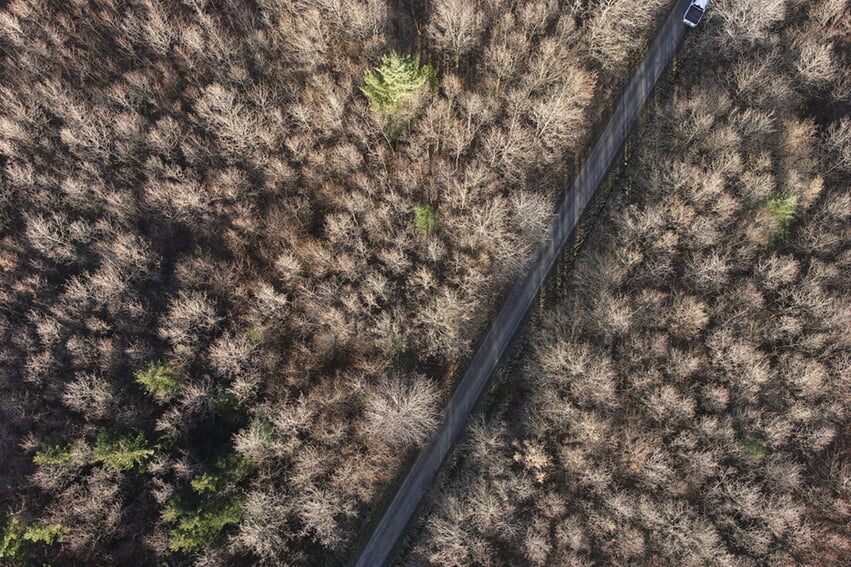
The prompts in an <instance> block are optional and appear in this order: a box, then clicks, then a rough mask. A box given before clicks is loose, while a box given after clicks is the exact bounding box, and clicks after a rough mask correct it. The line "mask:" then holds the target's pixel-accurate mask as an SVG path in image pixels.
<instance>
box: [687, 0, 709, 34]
mask: <svg viewBox="0 0 851 567" xmlns="http://www.w3.org/2000/svg"><path fill="white" fill-rule="evenodd" d="M708 4H709V0H692V2H691V4H689V7H688V9H687V10H686V13H685V15H684V16H683V23H684V24H685V25H687V26H688V27H690V28H693V27H695V26H697V24H699V23H700V19H701V18H702V17H703V12H705V11H706V6H707V5H708Z"/></svg>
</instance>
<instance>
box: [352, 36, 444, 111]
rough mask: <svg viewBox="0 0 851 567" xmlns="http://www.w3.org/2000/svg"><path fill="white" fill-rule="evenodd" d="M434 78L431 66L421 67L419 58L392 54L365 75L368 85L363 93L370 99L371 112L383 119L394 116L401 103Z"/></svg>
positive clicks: (383, 58)
mask: <svg viewBox="0 0 851 567" xmlns="http://www.w3.org/2000/svg"><path fill="white" fill-rule="evenodd" d="M433 77H434V71H433V69H432V68H431V67H430V66H429V65H424V66H422V67H420V58H419V57H418V56H416V55H399V54H398V53H397V52H396V51H391V52H390V53H388V54H387V55H384V56H383V57H382V58H381V66H380V67H378V68H377V69H376V70H374V71H366V72H365V73H364V74H363V80H364V82H365V83H366V85H365V86H364V87H361V91H362V92H363V93H364V94H365V95H366V97H367V98H368V99H369V104H370V108H372V110H374V111H375V112H377V113H379V114H381V115H383V116H393V115H394V114H396V113H397V112H398V111H399V109H400V101H402V99H404V98H405V97H407V96H409V95H411V94H413V93H414V92H415V91H416V90H417V89H419V88H420V87H422V86H423V85H424V84H426V82H428V81H429V80H430V79H432V78H433Z"/></svg>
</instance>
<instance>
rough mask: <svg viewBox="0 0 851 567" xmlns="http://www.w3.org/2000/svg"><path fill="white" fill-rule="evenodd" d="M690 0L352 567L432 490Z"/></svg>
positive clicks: (666, 54) (641, 71)
mask: <svg viewBox="0 0 851 567" xmlns="http://www.w3.org/2000/svg"><path fill="white" fill-rule="evenodd" d="M688 4H689V0H677V2H676V6H675V8H674V10H673V11H672V12H671V14H670V15H669V16H668V19H667V20H666V21H665V24H664V26H663V27H662V29H661V30H660V31H659V34H658V35H657V36H656V39H655V40H654V41H653V44H652V45H651V46H650V50H649V51H648V53H647V55H646V56H645V59H644V61H643V62H642V63H641V65H640V66H639V67H638V69H637V70H636V71H635V74H634V75H633V78H632V80H631V81H630V84H629V86H628V87H627V89H626V91H624V95H623V97H622V98H621V100H620V102H619V103H618V105H617V107H616V108H615V110H614V112H613V114H612V117H611V118H610V119H609V123H608V124H607V126H606V128H605V130H603V132H602V134H601V135H600V138H599V140H598V141H597V144H596V145H595V146H594V149H593V150H592V151H591V154H590V155H589V156H588V159H587V160H586V162H585V165H584V166H583V167H582V170H581V171H580V173H579V176H578V177H577V178H576V179H575V180H574V183H573V186H572V187H571V190H570V191H569V192H568V193H567V195H566V196H565V200H564V202H563V203H562V204H561V206H560V207H559V211H558V214H557V216H556V217H555V219H554V221H553V231H552V234H553V237H552V240H551V242H550V243H549V245H548V246H547V247H546V248H544V249H542V250H541V251H540V252H539V256H538V257H537V259H536V260H535V262H534V264H532V267H531V269H530V271H529V272H528V273H527V274H526V275H525V277H524V278H523V279H521V280H520V281H518V282H517V284H516V285H515V286H514V287H513V288H512V289H511V291H509V293H508V295H507V296H506V299H505V303H504V304H503V306H502V310H501V311H500V313H499V315H498V316H497V318H496V319H495V320H494V322H493V325H492V326H491V328H490V331H489V332H488V334H487V336H486V337H485V339H484V341H483V342H482V345H481V346H480V347H479V350H478V351H477V352H476V354H475V355H474V356H473V360H472V361H471V362H470V366H469V368H468V369H467V372H466V374H464V377H463V378H462V379H461V383H460V384H458V387H457V389H456V390H455V393H454V395H453V396H452V399H451V400H450V401H449V405H448V406H447V407H446V409H445V410H444V413H443V416H444V418H443V422H442V423H441V425H440V429H439V430H438V431H437V432H436V433H435V434H434V435H433V436H432V437H431V439H429V441H428V443H427V444H426V445H425V447H423V449H422V451H421V452H420V455H419V457H418V458H417V460H416V462H415V463H414V465H413V467H412V468H411V470H410V471H409V472H408V476H407V477H406V478H405V481H404V482H403V483H402V486H401V487H400V488H399V491H398V492H397V493H396V496H395V497H394V498H393V501H392V502H391V504H390V507H389V508H388V509H387V512H386V513H385V514H384V517H383V518H382V519H381V522H380V523H379V524H378V526H377V527H376V529H375V531H374V532H373V534H372V537H371V538H370V540H369V542H368V543H367V545H366V547H365V548H364V549H363V551H362V553H361V555H360V558H359V559H358V562H357V567H380V566H381V565H384V564H385V563H387V561H388V560H389V559H390V558H391V554H392V553H393V551H394V548H395V547H396V545H397V543H398V541H399V539H400V538H401V536H402V533H403V532H404V531H405V528H406V527H407V526H408V524H409V523H410V521H411V518H412V517H413V516H414V512H415V511H416V509H417V506H418V505H419V503H420V501H421V500H422V497H423V495H424V494H425V492H426V491H427V490H428V489H429V487H430V486H431V483H432V481H433V480H434V477H435V476H436V475H437V472H438V470H439V469H440V465H441V464H442V463H443V460H444V459H445V458H446V455H447V454H448V453H449V451H450V450H451V449H452V446H453V444H454V443H455V440H456V439H457V438H458V436H459V435H460V434H461V431H462V430H463V429H464V425H465V423H466V422H467V418H468V417H469V416H470V412H471V411H472V410H473V408H474V406H475V405H476V402H477V401H478V400H479V397H480V396H481V394H482V392H483V391H484V390H485V388H486V387H487V386H488V384H489V383H490V378H491V375H492V374H493V371H494V369H495V368H496V365H497V363H498V362H499V360H500V358H501V357H502V355H503V353H504V352H505V350H506V349H507V348H508V345H509V343H510V342H511V339H512V338H513V337H514V333H515V332H516V331H517V328H518V327H519V326H520V323H521V322H522V321H523V320H524V318H525V316H526V312H527V311H528V310H529V307H530V306H531V305H532V302H533V301H534V300H535V297H536V296H537V295H538V291H539V290H540V289H541V285H542V284H543V282H544V279H545V278H546V276H547V274H548V273H549V272H550V270H551V269H552V267H553V265H555V263H556V261H557V260H558V258H559V256H560V255H561V252H562V250H563V249H564V246H565V244H566V243H567V239H568V237H569V236H570V234H571V232H573V229H574V228H575V227H576V223H577V222H578V221H579V217H580V216H581V215H582V212H583V211H584V210H585V207H586V206H587V205H588V203H589V201H590V200H591V197H592V196H593V195H594V192H595V191H596V189H597V186H598V185H599V184H600V182H601V181H602V180H603V178H604V177H605V176H606V172H607V171H608V170H609V167H610V166H611V164H612V161H613V160H614V158H615V156H616V155H617V154H618V152H619V151H620V149H621V147H622V146H623V144H624V142H625V141H626V138H627V136H628V135H629V133H630V131H631V130H632V128H633V127H634V126H635V123H636V121H637V120H638V115H639V112H640V111H641V108H642V106H644V102H645V101H646V100H647V97H648V96H649V95H650V93H651V92H652V91H653V87H654V86H656V81H657V80H658V79H659V77H660V76H661V75H662V73H663V72H664V71H665V69H666V68H667V66H668V64H669V63H670V62H671V58H672V57H673V56H674V54H675V53H676V51H677V49H678V48H679V45H680V42H681V40H682V38H683V36H684V34H685V26H684V25H683V23H682V21H683V14H684V13H685V10H686V8H687V7H688Z"/></svg>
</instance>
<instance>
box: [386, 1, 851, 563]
mask: <svg viewBox="0 0 851 567" xmlns="http://www.w3.org/2000/svg"><path fill="white" fill-rule="evenodd" d="M847 15H848V13H847V7H846V3H845V2H836V1H823V2H781V1H774V2H772V1H768V2H765V1H762V2H739V1H733V0H729V1H724V0H718V1H713V2H712V3H711V8H710V11H709V12H708V13H707V17H706V19H704V21H703V22H702V23H701V25H700V28H699V30H698V31H697V32H696V33H692V34H689V36H688V37H687V40H686V43H685V46H684V48H683V50H682V51H681V53H680V55H679V57H678V59H677V61H676V62H675V64H674V66H673V69H672V73H671V76H670V77H669V79H668V80H667V82H666V83H664V84H663V85H661V87H660V91H659V93H658V96H657V100H656V102H655V104H653V105H651V107H650V108H649V109H648V112H647V116H646V117H645V121H644V123H643V125H642V126H641V128H640V129H639V131H638V133H637V134H636V135H634V136H633V139H632V140H631V142H630V144H629V151H628V152H627V158H628V164H627V165H626V166H624V168H623V169H622V171H621V172H620V174H619V175H618V176H617V177H616V178H615V180H614V181H613V184H614V189H613V196H612V198H611V199H610V201H609V202H608V204H607V206H606V209H605V210H604V212H603V214H602V215H601V218H600V220H599V221H598V222H597V223H596V225H595V227H594V228H593V230H591V232H590V234H589V235H588V237H587V239H586V241H585V245H584V247H583V249H582V250H581V252H580V253H579V254H578V257H577V258H576V259H575V262H574V265H573V270H572V272H570V275H569V276H568V277H567V278H566V279H565V281H563V282H556V283H557V284H562V285H561V286H558V285H554V286H553V289H552V290H551V291H550V296H551V297H552V296H555V297H554V298H553V299H551V300H550V302H551V304H552V306H551V308H550V309H542V310H541V311H539V312H538V313H536V315H535V318H534V319H535V320H536V323H535V324H534V325H532V328H531V329H530V331H529V334H528V336H527V337H526V338H525V342H524V344H525V345H526V349H525V351H524V356H523V357H522V360H521V361H520V362H518V363H517V364H516V365H515V366H514V367H513V369H512V370H511V376H510V377H509V378H508V379H507V380H506V381H505V383H504V384H502V385H501V386H500V387H499V389H498V390H497V391H498V392H499V394H498V395H496V396H494V397H493V398H492V399H490V400H488V402H487V403H486V404H485V410H484V411H483V412H482V413H481V414H480V415H479V416H478V417H477V418H476V419H475V420H474V425H473V427H471V429H470V431H469V433H468V434H467V436H466V439H465V441H464V442H463V444H462V446H461V447H459V449H458V450H457V451H456V454H457V456H456V459H455V461H454V463H453V465H452V466H451V467H450V469H449V470H448V471H445V472H444V473H443V474H442V477H441V478H439V479H438V481H437V482H436V484H435V486H436V489H435V494H433V495H432V497H431V499H430V502H429V504H428V506H427V512H426V513H425V514H424V517H423V518H422V519H421V521H420V522H419V524H418V526H417V528H416V529H415V530H414V531H413V534H412V535H411V536H410V537H409V541H408V542H407V544H406V546H405V549H404V552H403V555H402V557H401V558H400V560H399V562H398V564H400V565H447V566H449V565H565V566H569V565H576V566H578V565H652V566H664V565H672V566H673V565H676V566H688V565H694V566H698V565H730V566H757V565H760V566H762V565H776V566H791V565H807V566H824V567H829V566H831V567H832V566H836V565H848V564H851V531H849V517H851V516H849V511H851V492H849V483H848V481H849V478H851V445H849V441H850V440H851V424H849V417H851V416H849V407H851V333H849V328H851V326H849V323H851V294H849V292H851V289H849V287H851V286H849V282H851V248H850V247H849V245H851V193H849V179H851V119H849V115H848V111H849V98H848V97H849V92H851V89H849V86H851V75H849V73H848V69H849V68H851V65H849V63H851V61H849V57H851V49H849V47H851V46H849V37H851V33H850V32H851V30H850V29H849V22H850V21H851V20H849V19H848V17H847ZM559 289H561V291H560V292H558V293H557V290H559Z"/></svg>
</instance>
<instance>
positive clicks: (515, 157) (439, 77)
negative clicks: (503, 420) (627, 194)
mask: <svg viewBox="0 0 851 567" xmlns="http://www.w3.org/2000/svg"><path fill="white" fill-rule="evenodd" d="M834 4H835V2H834ZM669 8H670V2H665V1H662V0H651V1H648V2H642V3H639V4H636V3H634V2H631V1H627V0H479V1H477V0H428V1H426V0H417V1H402V0H347V1H345V2H344V1H343V0H2V1H0V336H1V337H2V338H0V463H2V466H0V563H3V564H10V565H45V564H49V565H54V566H63V565H119V564H128V565H247V564H251V565H337V564H346V563H347V562H350V561H351V560H352V558H353V556H354V554H355V553H356V552H357V549H358V547H359V545H360V544H361V542H362V541H363V539H364V538H365V537H367V536H368V530H369V527H370V523H371V522H373V521H374V519H375V517H376V515H377V514H380V512H381V509H382V506H383V503H384V501H385V500H386V499H387V498H388V497H389V496H390V495H392V491H393V489H394V486H395V484H396V483H397V482H398V481H399V478H400V475H401V474H403V473H404V470H405V467H406V466H407V464H408V463H409V462H410V460H411V458H412V457H413V455H415V451H416V449H417V447H418V446H419V445H420V444H421V443H422V442H423V440H424V439H425V437H426V436H427V435H428V434H429V433H430V431H431V430H432V428H433V427H434V425H435V423H436V420H437V416H438V413H439V410H440V408H441V406H442V404H443V403H444V402H445V401H446V399H448V396H449V394H450V393H451V391H452V388H453V386H454V384H455V382H456V381H457V379H458V378H459V374H460V372H461V371H463V368H464V366H465V364H466V362H467V360H468V359H469V356H470V353H471V350H472V349H473V348H474V346H475V345H476V341H477V340H478V339H479V338H480V337H481V335H482V334H483V332H484V330H485V328H486V326H487V322H488V320H489V319H490V317H491V316H492V315H493V312H494V310H495V309H496V308H497V307H498V305H499V302H500V299H501V296H502V294H503V292H504V290H505V288H506V286H507V285H508V284H509V283H510V282H512V281H513V279H514V278H515V276H517V274H519V273H520V272H521V271H522V269H523V267H524V265H525V264H526V262H528V261H529V259H530V257H531V255H532V253H533V251H534V250H535V247H536V246H537V245H538V244H539V243H540V242H542V241H543V240H545V239H546V238H547V231H548V226H549V220H550V217H551V214H552V211H553V207H554V203H555V202H556V199H558V198H559V196H560V195H561V193H562V192H563V191H564V188H565V187H566V185H567V183H568V181H569V179H570V178H571V176H572V175H573V174H574V172H575V168H576V164H577V163H579V162H580V161H581V156H582V155H583V153H584V152H585V151H586V148H587V146H588V144H589V142H590V140H591V139H592V138H593V132H594V128H595V127H596V125H598V124H599V123H600V122H601V121H602V120H604V119H605V116H606V112H607V110H608V108H609V106H610V104H611V102H612V100H613V98H614V97H615V96H616V95H617V93H618V91H619V89H620V88H621V87H622V86H623V84H624V83H625V81H626V80H627V78H628V76H629V72H630V69H631V66H632V65H634V64H635V62H636V60H637V59H638V58H640V57H641V54H642V53H643V50H644V49H645V47H646V45H647V43H648V42H649V40H650V39H651V38H652V36H653V34H654V30H655V28H656V26H657V25H658V23H659V21H660V18H663V17H664V16H665V14H666V12H667V10H668V9H669ZM840 8H841V6H840ZM830 17H832V16H829V18H830ZM834 19H836V18H834ZM831 21H833V20H831ZM816 47H818V48H821V47H823V46H821V44H817V45H816ZM825 49H827V52H826V53H827V55H826V57H827V58H828V60H829V61H833V59H831V57H833V55H832V52H831V51H830V49H829V48H825ZM818 53H822V52H821V51H820V52H818ZM843 147H844V146H843ZM840 171H841V170H837V171H836V175H838V174H839V172H840Z"/></svg>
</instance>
